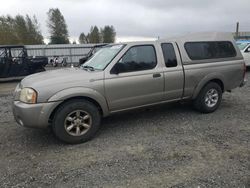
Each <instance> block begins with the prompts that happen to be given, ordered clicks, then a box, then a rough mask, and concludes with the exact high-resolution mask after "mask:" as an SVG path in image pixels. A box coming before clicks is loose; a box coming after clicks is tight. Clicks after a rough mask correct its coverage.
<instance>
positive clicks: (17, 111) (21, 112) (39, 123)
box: [12, 101, 60, 128]
mask: <svg viewBox="0 0 250 188" xmlns="http://www.w3.org/2000/svg"><path fill="white" fill-rule="evenodd" d="M59 103H60V102H50V103H38V104H26V103H23V102H20V101H14V102H13V105H12V110H13V115H14V118H15V120H16V122H17V123H18V124H19V125H21V126H24V127H33V128H46V127H48V125H49V117H50V115H51V113H52V112H53V110H54V109H55V108H56V106H57V105H58V104H59Z"/></svg>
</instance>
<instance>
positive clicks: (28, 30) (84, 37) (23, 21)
mask: <svg viewBox="0 0 250 188" xmlns="http://www.w3.org/2000/svg"><path fill="white" fill-rule="evenodd" d="M47 16H48V19H47V27H48V31H49V34H50V36H49V44H69V43H70V41H69V32H68V26H67V24H66V21H65V19H64V16H63V15H62V13H61V11H60V10H59V9H58V8H52V9H49V11H48V12H47ZM115 37H116V32H115V28H114V26H112V25H111V26H109V25H106V26H104V27H103V28H98V27H97V26H91V28H90V31H89V32H88V33H87V34H85V33H84V32H82V33H81V34H80V36H79V43H81V44H86V43H113V42H115ZM74 43H75V42H74ZM8 44H9V45H12V44H20V45H21V44H22V45H28V44H44V37H43V35H42V33H41V30H40V25H39V23H38V21H37V18H36V17H35V16H33V17H30V16H29V15H26V16H22V15H17V16H15V17H12V16H9V15H7V16H0V45H8Z"/></svg>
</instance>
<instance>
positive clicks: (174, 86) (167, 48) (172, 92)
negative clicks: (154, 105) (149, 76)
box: [161, 43, 184, 101]
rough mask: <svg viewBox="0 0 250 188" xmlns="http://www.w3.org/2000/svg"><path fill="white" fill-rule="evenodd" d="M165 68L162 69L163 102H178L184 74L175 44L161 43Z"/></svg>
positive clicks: (180, 96) (181, 93)
mask: <svg viewBox="0 0 250 188" xmlns="http://www.w3.org/2000/svg"><path fill="white" fill-rule="evenodd" d="M161 49H162V55H163V59H164V64H165V67H164V68H163V74H164V81H165V87H164V88H165V90H164V95H163V98H164V100H167V101H168V100H169V101H171V100H178V99H181V98H182V96H183V88H184V72H183V66H182V62H181V57H180V54H179V50H178V47H177V45H176V44H175V43H161Z"/></svg>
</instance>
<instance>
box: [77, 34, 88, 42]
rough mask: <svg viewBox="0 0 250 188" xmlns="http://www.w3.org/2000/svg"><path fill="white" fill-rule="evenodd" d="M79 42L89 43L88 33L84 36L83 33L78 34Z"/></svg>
mask: <svg viewBox="0 0 250 188" xmlns="http://www.w3.org/2000/svg"><path fill="white" fill-rule="evenodd" d="M79 43H80V44H87V43H89V34H88V35H87V36H86V35H85V34H84V33H81V34H80V36H79Z"/></svg>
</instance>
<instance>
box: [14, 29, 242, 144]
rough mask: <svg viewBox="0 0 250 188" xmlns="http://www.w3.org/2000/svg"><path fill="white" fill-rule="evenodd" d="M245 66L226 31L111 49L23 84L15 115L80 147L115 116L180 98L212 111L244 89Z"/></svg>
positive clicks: (30, 124)
mask: <svg viewBox="0 0 250 188" xmlns="http://www.w3.org/2000/svg"><path fill="white" fill-rule="evenodd" d="M245 69H246V67H245V63H244V60H243V57H242V55H241V53H240V51H239V49H238V48H237V46H236V44H235V42H234V40H233V38H232V36H231V35H229V34H226V33H204V34H194V35H188V36H185V37H180V38H173V39H169V40H158V41H153V42H132V43H121V44H113V45H107V46H105V47H103V48H102V49H100V50H99V51H98V52H97V53H96V54H95V55H94V56H93V57H92V58H91V59H89V60H88V61H87V62H86V63H85V64H84V66H81V67H80V68H68V69H61V70H56V71H49V72H45V73H38V74H35V75H32V76H28V77H26V78H25V79H23V80H22V82H21V83H20V84H19V85H18V86H17V88H16V90H15V92H14V96H15V99H14V103H13V113H14V117H15V119H16V121H17V123H18V124H20V125H22V126H25V127H36V128H45V127H48V126H51V127H52V130H53V132H54V133H55V135H56V136H57V138H59V139H60V140H62V141H64V142H67V143H81V142H85V141H87V140H89V139H91V138H92V137H93V136H94V135H95V133H96V132H97V130H98V128H99V125H100V123H101V118H102V117H106V116H109V115H111V114H113V113H116V112H121V111H126V110H131V109H135V108H141V107H146V106H151V105H156V104H162V103H169V102H174V101H182V100H190V101H192V102H193V105H194V107H195V109H197V110H198V111H200V112H202V113H211V112H214V111H215V110H216V109H217V108H218V107H219V106H220V103H221V99H222V94H223V93H224V92H226V91H230V90H232V89H234V88H236V87H241V86H243V85H244V84H245V81H246V80H245Z"/></svg>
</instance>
